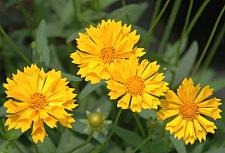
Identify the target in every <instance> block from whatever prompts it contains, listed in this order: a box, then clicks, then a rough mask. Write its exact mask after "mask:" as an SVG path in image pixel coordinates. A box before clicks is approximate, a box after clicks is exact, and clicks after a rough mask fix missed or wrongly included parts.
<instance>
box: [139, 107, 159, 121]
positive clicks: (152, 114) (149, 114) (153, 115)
mask: <svg viewBox="0 0 225 153" xmlns="http://www.w3.org/2000/svg"><path fill="white" fill-rule="evenodd" d="M138 115H139V116H140V117H142V118H144V119H149V118H153V119H155V118H156V111H155V110H151V109H148V110H147V109H146V110H142V111H141V112H140V113H138Z"/></svg>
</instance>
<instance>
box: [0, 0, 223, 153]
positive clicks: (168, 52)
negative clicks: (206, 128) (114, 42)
mask: <svg viewBox="0 0 225 153" xmlns="http://www.w3.org/2000/svg"><path fill="white" fill-rule="evenodd" d="M127 2H128V1H127ZM192 2H193V1H192ZM208 2H209V0H206V1H204V2H202V5H201V7H200V8H199V9H198V11H197V12H196V14H195V16H194V17H193V18H189V17H187V25H186V27H185V26H184V29H183V34H182V35H181V36H179V37H178V39H177V41H176V42H174V43H169V42H168V40H169V36H170V34H171V32H172V31H171V28H172V27H173V23H174V22H175V20H176V16H177V13H179V8H180V4H181V0H175V1H170V0H167V2H163V1H161V0H159V1H157V2H156V5H155V7H152V8H154V11H153V17H152V18H151V14H150V13H149V12H147V13H148V14H149V21H151V22H150V26H149V27H150V28H149V29H145V28H143V27H142V26H141V25H140V24H138V23H139V21H140V19H141V17H142V15H143V13H146V10H147V8H148V7H149V4H153V3H152V2H151V3H149V2H148V1H141V2H138V3H137V4H135V3H134V4H126V2H125V0H121V1H115V0H48V1H46V0H33V1H32V0H6V1H1V2H0V9H1V11H0V12H1V35H0V36H1V37H0V84H3V83H4V82H5V79H6V77H10V76H12V74H13V73H16V70H17V69H23V67H25V66H27V65H29V64H31V63H37V64H38V65H39V66H42V67H44V69H45V70H46V71H47V70H48V69H52V68H54V69H57V70H61V71H62V72H63V76H64V77H66V78H68V80H70V81H71V83H70V85H71V86H72V87H75V88H76V89H77V90H76V92H77V93H78V97H77V99H78V102H79V105H80V106H79V108H78V109H76V110H75V111H74V114H75V115H74V116H75V119H76V120H77V121H76V123H75V124H74V125H73V128H72V129H71V130H70V129H65V128H63V127H61V126H59V127H58V128H57V129H53V130H52V129H48V133H49V136H48V137H47V138H45V141H44V143H43V144H41V143H38V144H37V145H34V144H33V143H32V141H31V139H30V133H29V132H27V133H25V134H21V133H20V132H19V131H16V130H10V131H7V130H6V128H5V127H4V116H5V109H4V108H3V107H1V108H0V117H1V122H0V152H3V153H30V152H34V153H72V152H73V153H86V152H87V153H88V152H90V153H97V152H104V153H115V152H116V153H131V152H132V150H134V148H136V147H138V146H139V145H141V142H142V141H145V139H146V138H147V141H146V143H145V144H143V145H141V146H140V147H139V148H137V149H136V150H135V151H137V152H138V151H140V152H143V153H155V152H157V153H169V152H178V153H186V152H188V153H189V152H190V153H223V152H225V143H224V141H223V140H224V133H225V128H224V126H225V120H224V118H225V116H224V113H223V119H221V120H219V121H218V123H217V125H218V130H217V133H216V134H215V135H209V136H208V137H207V140H206V142H204V143H199V142H196V143H195V144H194V145H192V146H189V145H188V146H185V145H184V143H183V141H181V140H179V141H178V140H174V138H173V137H171V136H169V134H168V133H167V132H165V131H164V125H163V123H161V122H159V121H157V120H156V115H155V111H152V110H144V111H142V112H141V113H138V115H137V116H136V117H135V115H132V114H131V112H129V111H124V112H123V113H122V116H121V118H120V120H119V121H118V125H111V127H110V129H109V130H112V131H113V132H114V135H113V136H112V138H111V140H110V142H109V144H110V145H108V144H104V141H105V140H107V135H106V136H103V135H98V136H97V137H91V140H90V141H89V142H87V143H86V145H84V146H83V147H81V148H80V149H78V150H76V151H74V150H75V149H76V147H78V146H80V145H82V144H83V143H85V141H86V140H87V138H88V137H90V136H89V135H90V133H88V132H85V131H84V128H85V125H83V124H82V122H80V119H85V118H87V116H86V115H85V111H86V110H89V111H91V112H92V111H96V110H97V109H100V110H102V111H103V112H104V113H106V114H107V116H108V118H107V120H113V119H114V118H115V117H116V113H117V112H118V109H115V107H114V106H115V103H113V102H111V101H109V100H108V97H106V95H107V90H106V88H105V86H103V85H104V82H102V83H100V84H97V85H91V84H89V83H87V82H85V81H84V80H82V79H80V77H79V76H76V75H75V72H76V71H77V67H76V66H75V65H73V64H72V63H71V59H70V57H69V56H70V54H71V53H72V52H74V51H75V49H76V47H75V46H76V42H75V38H76V37H77V35H78V32H83V31H84V30H85V28H86V27H89V25H90V24H92V25H96V24H97V23H98V22H100V21H101V20H102V19H108V18H113V19H116V20H122V21H123V23H128V24H132V26H133V28H135V29H137V31H138V33H139V34H140V35H141V41H140V42H143V40H144V44H142V45H144V46H145V50H146V51H147V52H148V53H147V55H146V56H145V58H148V59H150V60H158V61H159V63H160V64H161V68H162V71H165V73H166V80H167V81H168V82H170V83H171V88H174V89H175V88H176V87H177V86H178V85H179V84H180V82H181V81H182V80H183V78H184V77H189V76H191V73H192V71H193V67H195V63H196V61H197V55H198V54H201V51H199V47H198V42H197V41H193V42H190V41H189V40H188V36H189V33H190V32H191V30H192V28H193V26H194V25H195V23H196V22H197V21H198V18H199V17H200V16H201V13H202V11H204V9H205V7H206V6H207V5H208ZM169 3H172V4H171V5H173V8H172V11H171V14H170V18H169V19H168V23H167V24H166V25H165V30H166V31H165V33H166V34H165V35H166V36H165V35H164V36H162V39H161V36H157V34H155V33H154V29H155V27H156V26H157V24H159V21H160V19H161V16H162V15H163V14H164V11H165V10H166V9H167V7H168V6H167V5H168V4H169ZM115 4H117V5H115ZM192 5H194V4H193V3H192V4H191V2H190V6H189V10H190V11H191V8H192ZM115 6H119V7H115ZM157 6H158V7H157ZM112 8H113V9H112ZM154 14H155V17H154ZM149 21H146V22H147V23H149ZM223 24H224V23H223ZM214 27H215V28H217V26H214ZM221 32H223V31H222V30H221V31H220V32H219V33H218V35H221V34H220V33H221ZM223 34H224V32H223ZM212 35H214V33H213V32H212ZM220 37H221V36H220ZM222 37H223V36H222ZM162 40H163V41H162ZM220 42H221V39H217V42H216V43H215V44H218V43H220ZM209 43H210V41H209ZM140 44H141V43H140ZM153 44H154V45H156V46H158V47H156V49H154V50H153V49H151V46H152V45H153ZM212 46H213V47H212V48H214V49H213V50H216V49H215V48H216V46H214V45H212ZM217 47H218V46H217ZM206 49H208V47H207V46H206ZM152 50H153V51H152ZM211 50H212V49H211ZM211 50H210V49H209V52H210V51H211ZM149 51H150V52H149ZM206 62H207V63H208V62H210V58H209V60H208V61H206ZM197 74H198V75H192V77H193V78H194V81H195V82H200V83H201V84H202V86H203V85H206V84H209V85H211V86H212V87H213V88H214V91H215V92H217V91H219V90H221V89H223V88H224V87H225V79H224V78H219V77H216V74H215V72H214V71H213V70H212V69H209V68H207V67H205V68H204V69H203V68H200V69H197ZM215 78H216V80H215ZM0 96H1V98H0V101H1V104H0V105H2V104H3V103H4V102H5V101H6V98H5V93H4V88H3V87H2V86H1V87H0ZM222 108H224V105H223V106H222Z"/></svg>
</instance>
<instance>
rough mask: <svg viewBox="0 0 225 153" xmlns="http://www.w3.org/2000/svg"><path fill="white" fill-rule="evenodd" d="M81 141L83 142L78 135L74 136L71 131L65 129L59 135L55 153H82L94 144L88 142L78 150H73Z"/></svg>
mask: <svg viewBox="0 0 225 153" xmlns="http://www.w3.org/2000/svg"><path fill="white" fill-rule="evenodd" d="M82 143H84V140H82V139H81V138H79V137H78V136H74V134H73V133H72V132H71V131H69V130H68V129H66V130H64V132H63V133H62V135H61V138H60V140H59V145H58V147H57V150H56V153H84V152H90V151H91V150H92V149H93V148H94V145H92V144H90V143H89V144H87V145H85V146H84V147H82V148H80V149H79V150H76V151H74V150H75V149H76V147H77V146H79V145H80V144H82Z"/></svg>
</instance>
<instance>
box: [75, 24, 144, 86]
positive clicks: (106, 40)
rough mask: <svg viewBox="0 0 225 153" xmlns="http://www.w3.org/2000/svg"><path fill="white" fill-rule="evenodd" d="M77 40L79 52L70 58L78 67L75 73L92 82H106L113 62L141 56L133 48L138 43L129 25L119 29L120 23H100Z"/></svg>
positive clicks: (138, 49)
mask: <svg viewBox="0 0 225 153" xmlns="http://www.w3.org/2000/svg"><path fill="white" fill-rule="evenodd" d="M76 40H77V48H78V50H77V51H76V52H74V53H72V54H71V58H72V59H73V63H75V64H78V65H79V68H80V69H79V71H78V74H79V75H81V77H85V80H86V81H91V83H98V82H100V80H102V79H109V78H110V74H109V72H108V67H109V65H111V63H113V62H114V61H115V60H116V59H121V58H129V57H130V56H131V55H132V54H134V55H136V56H138V57H139V56H142V55H144V52H143V49H142V48H135V47H134V46H135V44H137V42H138V40H139V35H136V30H134V31H132V32H131V26H127V25H126V24H125V25H123V26H122V23H121V21H119V22H115V21H114V20H107V21H105V20H102V22H101V23H99V24H98V25H97V27H93V26H90V28H87V29H86V32H85V33H79V38H77V39H76Z"/></svg>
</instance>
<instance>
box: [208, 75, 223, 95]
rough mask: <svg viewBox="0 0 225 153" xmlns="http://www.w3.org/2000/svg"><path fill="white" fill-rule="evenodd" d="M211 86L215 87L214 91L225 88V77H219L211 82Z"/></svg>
mask: <svg viewBox="0 0 225 153" xmlns="http://www.w3.org/2000/svg"><path fill="white" fill-rule="evenodd" d="M210 86H211V87H212V88H214V92H216V91H220V90H221V89H224V88H225V79H224V78H219V79H216V80H215V81H213V82H212V83H210Z"/></svg>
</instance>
